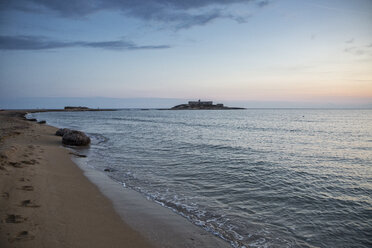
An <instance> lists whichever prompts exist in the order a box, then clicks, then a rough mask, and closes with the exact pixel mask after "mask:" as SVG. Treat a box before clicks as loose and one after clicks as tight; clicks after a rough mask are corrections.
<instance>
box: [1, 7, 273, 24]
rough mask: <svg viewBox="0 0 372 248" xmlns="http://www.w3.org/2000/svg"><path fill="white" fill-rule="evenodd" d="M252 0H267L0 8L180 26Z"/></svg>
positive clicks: (204, 21) (220, 14)
mask: <svg viewBox="0 0 372 248" xmlns="http://www.w3.org/2000/svg"><path fill="white" fill-rule="evenodd" d="M245 3H253V4H254V5H256V6H257V7H264V6H266V5H268V4H269V3H270V1H268V0H229V1H226V0H69V1H61V0H2V2H1V3H0V10H10V9H13V10H20V11H26V12H34V13H35V12H36V13H49V12H51V11H52V12H54V13H56V14H58V15H59V16H62V17H66V18H80V17H82V16H88V15H90V14H93V13H96V12H99V11H119V12H121V13H122V14H124V15H127V16H131V17H135V18H139V19H142V20H145V21H155V22H160V23H162V24H165V25H168V26H172V27H176V28H178V29H180V28H189V27H192V26H195V25H205V24H207V23H209V22H211V21H212V20H215V19H217V18H231V19H234V20H239V19H241V18H243V17H242V16H238V15H236V14H235V15H231V14H229V13H228V10H227V7H229V6H232V5H234V4H245Z"/></svg>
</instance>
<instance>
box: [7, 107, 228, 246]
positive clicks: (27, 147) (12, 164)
mask: <svg viewBox="0 0 372 248" xmlns="http://www.w3.org/2000/svg"><path fill="white" fill-rule="evenodd" d="M24 113H25V112H24V111H0V220H1V221H0V247H2V248H5V247H133V248H135V247H159V248H160V247H230V245H229V244H228V243H227V242H225V241H223V240H222V239H220V238H218V237H216V236H214V235H212V234H211V233H208V232H207V231H205V230H203V229H201V228H200V227H197V226H195V225H193V224H192V223H190V222H189V221H188V220H186V219H185V218H183V217H181V216H179V215H178V214H176V213H174V212H172V211H171V210H169V209H167V208H164V207H162V206H160V205H159V204H156V203H154V202H151V201H149V200H147V199H145V198H144V197H143V196H142V195H140V194H139V193H138V192H135V191H133V190H131V189H127V188H123V186H122V185H120V184H118V183H116V182H114V181H112V180H111V179H109V178H108V177H107V175H105V174H104V173H100V172H97V171H96V170H94V169H92V168H89V166H82V165H80V168H79V166H77V165H76V164H75V163H74V162H73V160H75V159H74V157H75V158H76V156H75V155H72V152H71V150H68V149H66V148H65V147H63V146H62V145H61V137H58V136H55V135H54V134H55V131H56V128H55V127H51V126H48V125H45V124H38V123H36V122H30V121H26V120H23V119H22V116H23V114H24ZM75 153H76V152H75ZM71 156H72V157H73V160H71ZM78 159H79V158H78ZM92 182H94V184H93V183H92Z"/></svg>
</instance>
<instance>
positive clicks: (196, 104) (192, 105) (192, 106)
mask: <svg viewBox="0 0 372 248" xmlns="http://www.w3.org/2000/svg"><path fill="white" fill-rule="evenodd" d="M198 109H206V110H228V109H245V108H238V107H227V106H224V105H223V104H222V103H217V104H213V101H201V100H199V101H189V102H188V103H185V104H179V105H176V106H174V107H173V108H171V110H198Z"/></svg>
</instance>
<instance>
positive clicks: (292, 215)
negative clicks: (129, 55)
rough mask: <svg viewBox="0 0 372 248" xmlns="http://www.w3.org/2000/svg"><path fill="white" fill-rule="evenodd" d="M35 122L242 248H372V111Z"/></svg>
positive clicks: (59, 117) (168, 114)
mask: <svg viewBox="0 0 372 248" xmlns="http://www.w3.org/2000/svg"><path fill="white" fill-rule="evenodd" d="M31 116H33V117H36V118H37V119H38V120H47V123H49V124H51V125H53V126H57V127H67V128H73V129H78V130H81V131H84V132H86V133H88V134H89V135H90V136H91V138H92V144H91V146H90V148H89V149H86V150H82V151H81V152H82V153H85V154H87V156H88V157H87V161H88V164H89V165H90V166H93V167H94V168H95V169H97V170H99V171H104V169H106V168H110V170H111V172H107V174H108V175H109V176H110V177H111V178H112V179H113V180H116V181H118V182H121V183H123V185H124V186H125V187H128V188H132V189H134V190H136V191H138V192H140V193H142V194H143V195H144V196H145V197H147V198H149V199H150V200H153V201H156V202H157V203H159V204H162V205H164V206H165V207H168V208H171V209H172V210H173V211H176V212H178V213H179V214H180V215H182V216H184V217H186V218H187V219H189V220H190V221H191V222H193V223H194V224H196V225H198V226H201V227H202V228H204V229H206V230H208V231H209V232H212V233H214V234H215V235H218V236H220V237H221V238H223V239H225V240H227V241H228V242H230V243H231V245H232V246H233V247H372V110H311V109H248V110H232V111H223V110H222V111H220V110H212V111H208V110H197V111H195V110H194V111H188V110H185V111H167V110H163V111H162V110H148V111H144V110H120V111H114V112H47V113H36V114H32V115H31Z"/></svg>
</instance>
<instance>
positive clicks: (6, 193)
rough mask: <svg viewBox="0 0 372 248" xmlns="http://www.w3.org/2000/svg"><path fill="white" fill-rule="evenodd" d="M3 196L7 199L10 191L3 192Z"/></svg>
mask: <svg viewBox="0 0 372 248" xmlns="http://www.w3.org/2000/svg"><path fill="white" fill-rule="evenodd" d="M1 196H2V197H3V198H5V199H9V193H8V192H4V193H2V194H1Z"/></svg>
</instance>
